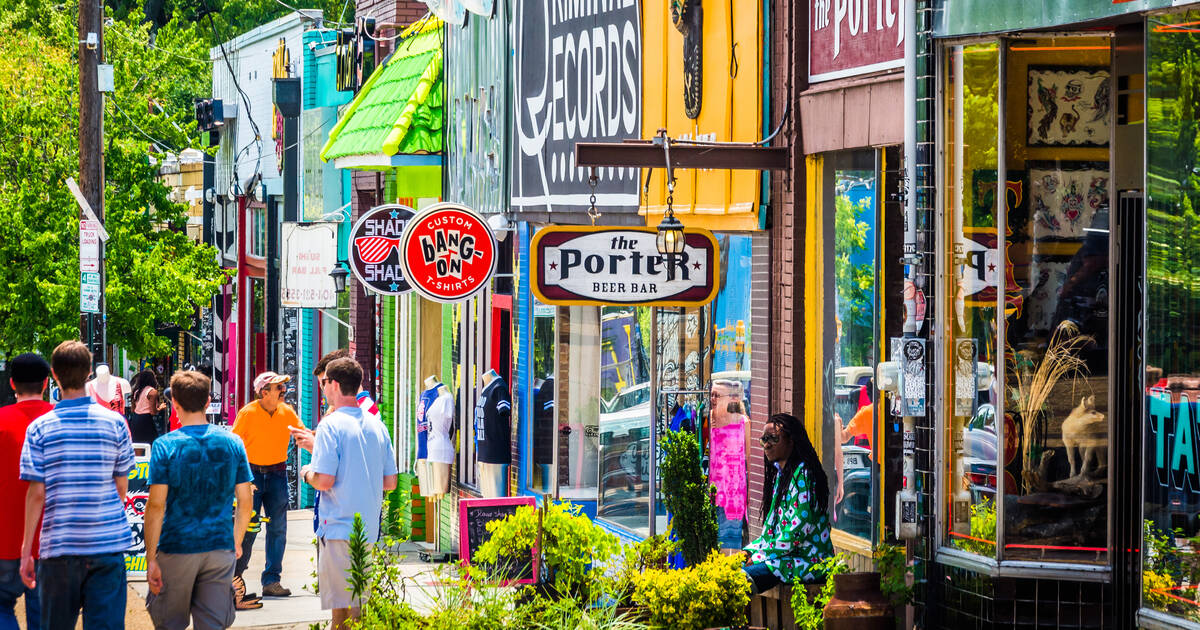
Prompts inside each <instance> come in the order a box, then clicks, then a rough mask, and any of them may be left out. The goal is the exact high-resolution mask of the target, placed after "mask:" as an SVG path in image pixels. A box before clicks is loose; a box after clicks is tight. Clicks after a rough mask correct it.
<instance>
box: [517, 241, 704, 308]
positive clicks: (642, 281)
mask: <svg viewBox="0 0 1200 630" xmlns="http://www.w3.org/2000/svg"><path fill="white" fill-rule="evenodd" d="M657 235H658V234H657V231H656V230H655V229H654V228H617V227H581V226H551V227H547V228H542V229H541V230H539V231H538V232H537V234H535V235H534V237H533V242H532V243H531V245H530V249H531V264H532V268H533V276H534V278H533V280H534V282H533V287H532V288H533V293H534V295H536V296H537V298H538V300H539V301H540V302H541V303H543V304H554V305H558V306H568V305H578V304H594V305H605V304H625V305H635V306H702V305H704V304H708V303H709V302H711V301H712V299H713V298H714V297H716V294H717V290H718V288H719V286H718V280H717V279H718V278H719V277H720V275H719V273H718V272H719V269H718V267H719V264H720V263H719V261H720V252H719V251H718V247H717V241H716V239H715V238H713V235H712V233H711V232H709V231H708V230H698V229H687V230H684V250H683V253H682V254H679V255H678V256H676V257H675V261H674V266H675V277H674V279H672V280H668V279H667V265H668V261H667V257H666V256H664V255H662V254H659V253H658V246H657Z"/></svg>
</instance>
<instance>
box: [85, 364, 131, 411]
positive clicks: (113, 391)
mask: <svg viewBox="0 0 1200 630" xmlns="http://www.w3.org/2000/svg"><path fill="white" fill-rule="evenodd" d="M86 389H87V393H88V395H89V396H91V397H92V400H94V401H96V404H98V405H101V406H102V407H104V408H106V409H112V410H113V411H115V412H117V413H119V414H121V415H125V396H126V394H129V393H130V392H131V391H132V388H131V387H130V386H129V381H127V380H125V379H123V378H121V377H120V376H114V375H113V374H112V372H111V371H110V370H109V369H108V364H107V363H97V364H96V378H94V379H92V380H90V381H88V382H87V386H86Z"/></svg>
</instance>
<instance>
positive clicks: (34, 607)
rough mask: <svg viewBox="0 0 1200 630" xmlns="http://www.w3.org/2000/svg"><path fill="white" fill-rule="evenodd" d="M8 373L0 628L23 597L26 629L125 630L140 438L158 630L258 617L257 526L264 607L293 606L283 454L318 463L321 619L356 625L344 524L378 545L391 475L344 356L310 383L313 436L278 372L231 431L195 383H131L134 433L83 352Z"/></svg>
mask: <svg viewBox="0 0 1200 630" xmlns="http://www.w3.org/2000/svg"><path fill="white" fill-rule="evenodd" d="M8 373H9V385H10V386H11V387H12V389H13V391H14V393H15V394H16V403H15V404H12V405H9V406H6V407H0V510H5V511H6V512H7V513H8V514H10V515H14V516H15V518H9V519H6V520H4V521H3V523H0V630H10V629H15V628H18V627H19V626H18V624H17V618H16V614H15V608H16V604H17V601H18V600H19V599H21V598H22V597H23V598H24V604H25V622H26V623H25V625H26V627H27V628H30V629H31V630H32V629H34V628H41V629H43V630H69V629H73V628H75V626H76V623H77V621H78V620H79V617H80V615H81V614H82V617H83V628H84V630H105V629H110V628H124V627H125V610H126V593H127V586H126V578H125V571H126V562H125V556H126V551H127V550H129V549H130V547H131V545H132V544H133V542H134V540H133V535H132V532H131V529H130V526H129V523H128V521H127V519H126V515H125V503H126V493H127V490H128V484H129V476H130V471H131V470H132V469H133V468H134V451H133V444H134V442H135V441H142V440H145V442H147V443H151V448H150V461H149V467H148V479H149V486H150V489H149V499H148V502H147V504H146V509H145V521H144V529H143V534H144V541H145V548H146V581H147V584H148V587H149V591H150V592H149V595H148V596H147V598H146V608H147V611H148V612H149V615H150V618H151V620H152V622H153V623H154V627H155V628H161V629H168V630H176V629H178V630H183V629H184V628H187V627H189V626H190V627H192V628H195V629H196V630H207V629H210V628H228V627H229V626H231V625H232V624H233V622H234V618H235V615H236V611H237V610H239V609H248V608H258V607H262V602H261V601H260V597H259V596H258V595H257V594H254V593H247V592H246V587H245V581H244V580H243V578H242V573H243V572H244V571H245V569H246V567H247V565H248V562H249V558H250V551H251V549H252V547H253V544H254V538H255V532H257V531H258V530H259V525H260V524H261V526H262V527H265V529H266V537H267V538H266V558H265V569H264V571H263V573H262V576H261V586H262V594H263V595H264V596H271V597H287V596H289V595H291V591H290V590H288V589H287V588H284V587H283V586H282V585H281V584H280V576H281V572H282V563H283V552H284V547H285V544H286V537H287V501H288V498H287V494H288V490H287V477H286V460H287V453H288V446H289V442H290V441H292V440H294V442H295V444H296V445H297V446H298V447H299V448H303V449H305V450H308V451H310V452H311V453H312V461H311V463H310V464H309V465H307V466H305V467H304V468H303V469H302V470H301V477H302V480H303V482H305V483H308V484H310V485H311V486H312V487H313V488H314V489H316V490H317V497H318V505H317V507H316V508H315V510H314V512H315V514H314V529H315V532H316V535H317V539H318V588H319V591H320V597H321V604H322V608H324V609H328V610H331V611H332V613H331V614H332V622H333V628H334V629H335V630H341V629H342V628H344V627H346V623H347V621H348V620H350V619H352V618H353V617H355V616H356V615H357V612H358V604H359V603H358V602H354V601H351V597H350V592H349V590H348V578H347V571H348V569H349V568H350V556H349V550H348V540H349V538H350V532H351V528H352V524H353V522H354V518H355V515H360V516H361V517H362V519H363V521H364V523H365V525H366V533H367V536H368V538H369V539H370V540H371V541H374V540H376V539H377V538H378V534H379V518H380V512H381V507H382V501H383V496H384V493H385V492H387V491H390V490H392V489H394V488H395V487H396V475H397V470H396V460H395V455H394V453H393V451H392V446H391V440H390V439H389V437H388V433H387V430H386V428H385V427H384V425H383V423H382V422H381V421H380V418H379V414H378V409H377V408H376V406H375V403H374V401H372V400H371V399H370V396H369V395H366V393H365V392H363V391H362V378H363V372H362V367H361V366H359V365H358V363H357V362H356V361H354V359H352V358H350V357H349V353H347V352H346V351H344V350H340V351H335V352H332V353H329V354H327V355H326V356H325V357H323V358H322V359H321V361H320V362H319V363H318V365H317V368H316V370H315V371H314V375H315V376H316V377H317V379H318V382H319V384H320V387H321V392H322V394H323V396H324V398H325V401H326V403H327V412H328V413H327V415H325V416H324V417H323V418H322V419H321V421H320V422H319V424H318V426H317V429H316V430H315V431H313V430H311V429H308V428H306V427H305V426H304V425H303V424H302V423H301V422H300V419H299V417H298V416H297V415H296V412H295V410H293V409H292V408H291V406H289V405H288V404H287V403H286V402H284V401H283V398H284V394H285V392H286V387H287V385H286V384H287V382H288V381H289V380H290V377H288V376H284V375H279V374H276V373H274V372H266V373H263V374H260V375H258V377H257V378H255V379H254V382H253V385H254V391H255V394H256V396H257V398H256V400H254V401H253V402H251V403H250V404H248V405H246V406H245V407H243V408H242V409H241V410H240V411H239V412H238V414H237V416H236V418H235V420H234V422H233V426H232V430H229V429H227V428H225V427H222V426H217V425H213V424H210V423H209V421H208V418H207V416H206V410H207V409H208V407H209V404H210V402H211V401H210V397H209V392H210V390H211V382H210V380H209V378H208V377H207V376H205V375H204V374H202V373H200V372H197V371H194V370H185V371H180V372H177V373H176V374H175V375H174V376H173V377H172V378H171V379H170V383H169V387H168V388H167V389H166V390H165V391H161V392H160V391H159V383H158V381H157V379H156V378H155V375H154V373H153V372H144V373H139V374H138V375H137V376H135V378H134V383H133V390H134V391H133V392H132V393H133V404H132V409H131V411H132V413H131V417H130V419H129V420H128V421H127V420H126V418H125V417H124V416H123V415H121V414H120V413H118V412H116V411H114V410H113V409H112V408H111V407H107V406H104V405H101V404H99V403H97V402H96V400H95V398H94V396H92V395H91V394H90V393H89V391H88V389H87V382H88V377H89V375H91V374H92V373H93V363H92V354H91V352H90V351H89V350H88V348H87V346H85V345H84V344H83V343H81V342H79V341H65V342H63V343H61V344H59V345H58V347H56V348H55V349H54V351H53V353H52V354H51V357H50V361H49V362H47V361H46V360H45V359H44V358H42V357H41V356H40V355H37V354H33V353H26V354H22V355H19V356H17V357H15V358H13V359H12V360H10V361H9V362H8ZM50 379H53V381H54V382H55V383H56V384H57V386H58V390H59V393H60V395H59V400H58V402H57V403H54V404H52V403H50V402H47V401H46V393H47V387H48V385H49V383H50ZM168 409H169V413H170V417H171V423H170V426H169V427H162V429H157V428H156V424H155V422H154V418H155V417H156V416H159V415H160V414H163V413H164V412H165V411H167V410H168ZM164 424H165V423H164ZM163 431H166V432H163ZM139 438H140V439H139ZM260 515H261V516H260Z"/></svg>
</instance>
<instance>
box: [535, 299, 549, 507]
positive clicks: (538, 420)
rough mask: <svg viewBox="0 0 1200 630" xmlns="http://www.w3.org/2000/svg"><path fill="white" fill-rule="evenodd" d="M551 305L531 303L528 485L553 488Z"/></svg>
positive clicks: (541, 489)
mask: <svg viewBox="0 0 1200 630" xmlns="http://www.w3.org/2000/svg"><path fill="white" fill-rule="evenodd" d="M554 352H555V344H554V307H553V306H546V305H544V304H540V303H538V302H537V300H534V302H533V363H532V366H531V367H532V370H533V388H532V391H533V405H532V409H531V416H532V417H533V444H532V447H533V449H532V455H533V466H531V467H530V470H529V488H530V489H531V490H533V491H535V492H551V491H552V490H553V486H552V485H551V484H552V483H553V478H554V475H553V470H552V467H553V465H554V424H555V423H554V388H555V381H554V367H555V361H554V359H555V357H554Z"/></svg>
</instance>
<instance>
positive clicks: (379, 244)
mask: <svg viewBox="0 0 1200 630" xmlns="http://www.w3.org/2000/svg"><path fill="white" fill-rule="evenodd" d="M354 247H355V249H357V250H358V256H359V258H360V259H362V261H363V262H364V263H367V264H368V265H376V264H379V263H381V262H383V261H385V260H387V258H388V256H390V255H391V254H392V250H393V249H398V248H399V247H400V239H398V238H388V237H386V236H363V237H360V238H356V239H354Z"/></svg>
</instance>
